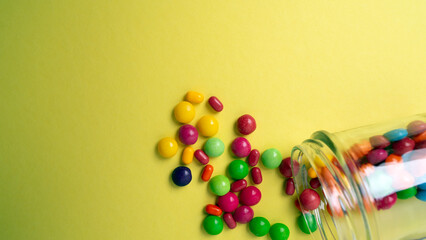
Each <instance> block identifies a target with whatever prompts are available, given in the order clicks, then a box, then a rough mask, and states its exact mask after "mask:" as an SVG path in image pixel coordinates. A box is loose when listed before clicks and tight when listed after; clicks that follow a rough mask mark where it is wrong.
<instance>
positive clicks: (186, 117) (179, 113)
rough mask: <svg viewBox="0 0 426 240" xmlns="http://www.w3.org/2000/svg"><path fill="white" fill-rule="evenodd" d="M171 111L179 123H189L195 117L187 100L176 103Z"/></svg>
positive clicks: (192, 107)
mask: <svg viewBox="0 0 426 240" xmlns="http://www.w3.org/2000/svg"><path fill="white" fill-rule="evenodd" d="M173 113H174V115H175V118H176V120H177V121H178V122H180V123H189V122H191V121H192V119H194V117H195V110H194V106H193V105H192V104H191V103H190V102H187V101H182V102H180V103H179V104H178V105H176V107H175V109H174V111H173Z"/></svg>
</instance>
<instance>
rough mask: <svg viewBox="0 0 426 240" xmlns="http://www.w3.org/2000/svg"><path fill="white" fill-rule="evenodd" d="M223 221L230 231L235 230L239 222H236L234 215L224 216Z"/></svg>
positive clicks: (226, 214)
mask: <svg viewBox="0 0 426 240" xmlns="http://www.w3.org/2000/svg"><path fill="white" fill-rule="evenodd" d="M223 221H224V222H225V223H226V225H227V226H228V228H229V229H234V228H235V227H236V226H237V222H235V219H234V217H233V216H232V213H225V214H223Z"/></svg>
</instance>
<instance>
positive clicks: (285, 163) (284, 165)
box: [279, 157, 300, 178]
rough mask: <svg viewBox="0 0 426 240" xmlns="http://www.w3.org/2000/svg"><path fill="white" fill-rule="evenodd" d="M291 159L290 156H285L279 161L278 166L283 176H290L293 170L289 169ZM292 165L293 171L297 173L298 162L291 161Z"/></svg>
mask: <svg viewBox="0 0 426 240" xmlns="http://www.w3.org/2000/svg"><path fill="white" fill-rule="evenodd" d="M292 162H293V161H292V160H291V158H289V157H288V158H285V159H283V160H282V161H281V164H280V166H279V169H280V173H281V174H282V175H283V176H284V177H287V178H289V177H292V176H293V172H292V170H291V163H292ZM293 166H294V172H295V173H296V174H297V173H299V169H300V166H299V163H298V162H293Z"/></svg>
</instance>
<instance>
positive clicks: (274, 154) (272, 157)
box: [262, 148, 283, 169]
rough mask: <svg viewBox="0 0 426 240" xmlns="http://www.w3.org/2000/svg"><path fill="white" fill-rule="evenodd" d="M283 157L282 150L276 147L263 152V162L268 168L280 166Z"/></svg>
mask: <svg viewBox="0 0 426 240" xmlns="http://www.w3.org/2000/svg"><path fill="white" fill-rule="evenodd" d="M282 159H283V157H282V156H281V153H280V151H278V150H277V149H275V148H270V149H268V150H266V151H264V152H263V154H262V163H263V165H264V166H265V167H267V168H271V169H272V168H277V167H279V166H280V164H281V161H282Z"/></svg>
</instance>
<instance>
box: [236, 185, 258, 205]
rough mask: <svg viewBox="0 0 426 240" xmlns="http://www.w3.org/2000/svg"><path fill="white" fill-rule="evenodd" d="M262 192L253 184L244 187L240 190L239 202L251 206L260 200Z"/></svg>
mask: <svg viewBox="0 0 426 240" xmlns="http://www.w3.org/2000/svg"><path fill="white" fill-rule="evenodd" d="M261 198H262V193H261V192H260V190H259V189H258V188H257V187H255V186H250V187H246V188H244V189H243V190H241V192H240V202H241V204H243V205H247V206H253V205H256V204H258V203H259V202H260V199H261Z"/></svg>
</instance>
